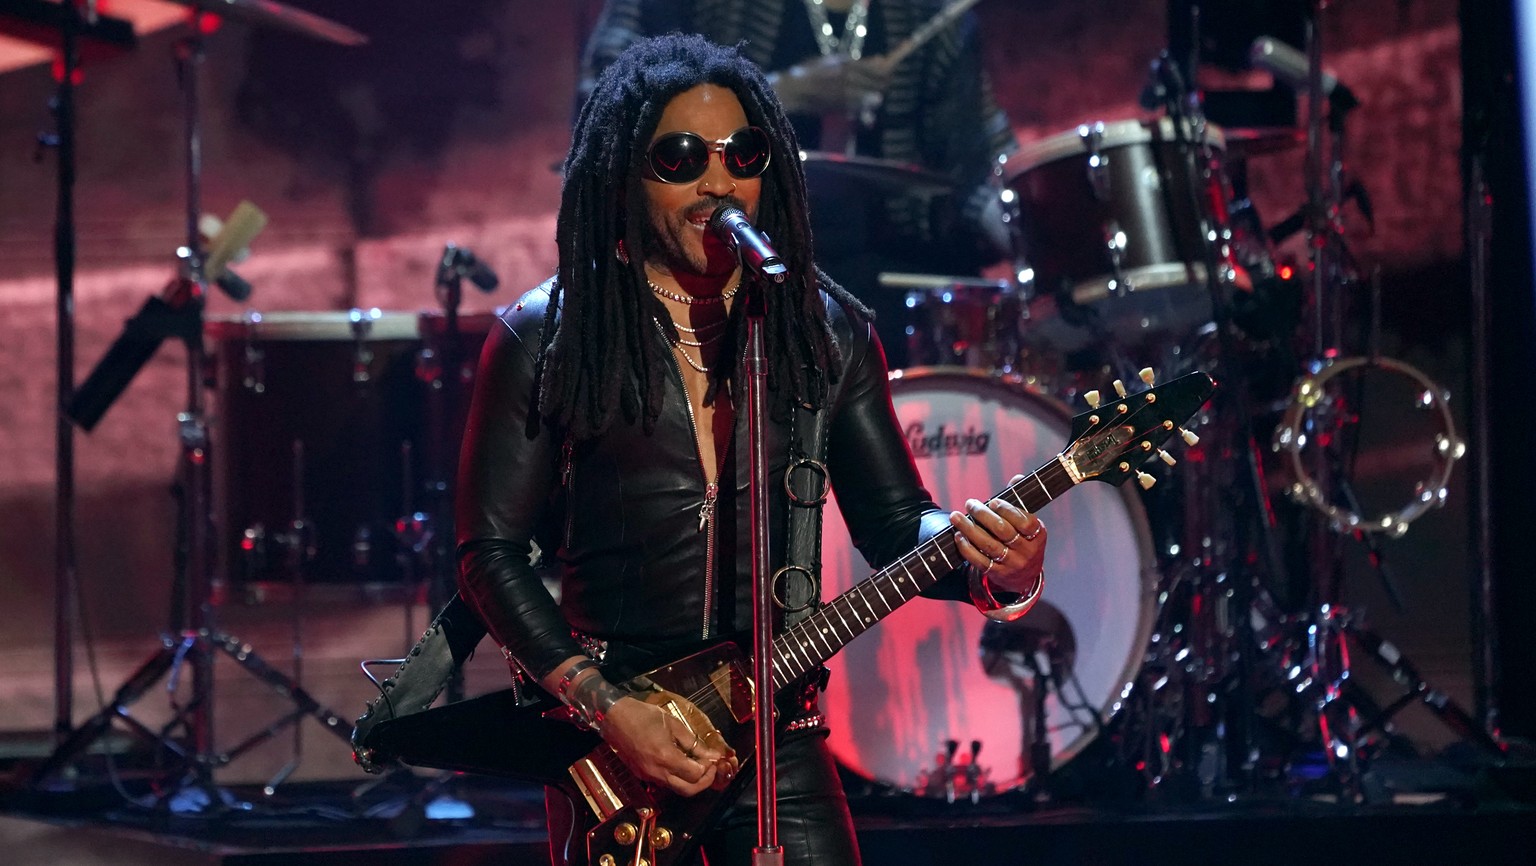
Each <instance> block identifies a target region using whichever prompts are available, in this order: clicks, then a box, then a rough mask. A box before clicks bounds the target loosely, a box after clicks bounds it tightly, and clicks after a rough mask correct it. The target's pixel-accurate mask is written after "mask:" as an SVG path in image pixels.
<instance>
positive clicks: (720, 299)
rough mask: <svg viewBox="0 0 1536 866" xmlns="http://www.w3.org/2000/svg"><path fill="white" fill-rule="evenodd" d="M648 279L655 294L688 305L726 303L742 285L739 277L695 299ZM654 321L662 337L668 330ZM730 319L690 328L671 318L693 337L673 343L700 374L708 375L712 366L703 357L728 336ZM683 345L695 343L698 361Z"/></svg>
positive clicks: (685, 360)
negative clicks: (727, 330)
mask: <svg viewBox="0 0 1536 866" xmlns="http://www.w3.org/2000/svg"><path fill="white" fill-rule="evenodd" d="M645 282H646V283H647V284H648V285H649V286H650V287H651V291H652V292H654V293H656V294H657V295H658V296H660V297H663V298H666V299H668V300H671V301H677V302H678V303H679V304H687V305H689V306H693V305H695V304H723V303H725V302H726V301H729V300H730V299H731V298H733V297H735V296H736V292H737V290H738V289H740V288H741V281H740V280H737V281H736V284H735V285H734V286H731V287H730V288H729V289H726V290H725V291H723V292H721V293H720V294H718V295H706V296H704V297H697V298H696V297H694V296H692V295H685V294H681V293H679V292H674V291H672V290H670V289H668V288H666V287H665V286H658V285H656V283H654V282H652V281H651V280H649V279H647V280H646V281H645ZM669 318H670V316H669ZM652 321H654V322H655V323H656V329H657V330H659V331H661V333H662V336H666V335H667V329H666V328H665V327H663V326H662V324H661V319H659V318H656V317H654V316H653V317H652ZM728 321H729V320H727V319H724V318H722V319H717V320H715V321H713V322H710V323H709V324H707V325H700V326H699V327H697V328H690V327H688V326H687V325H680V324H678V323H677V320H676V319H672V327H674V328H676V329H677V330H678V331H679V332H680V333H681V334H686V335H688V336H691V337H693V338H694V339H691V340H690V339H688V336H679V337H678V338H677V340H676V342H673V343H672V345H673V347H674V348H676V349H677V353H678V354H679V355H682V356H683V361H684V362H685V363H687V364H688V366H690V367H692V368H693V369H695V370H697V371H698V372H700V373H704V374H706V375H707V374H708V373H709V371H710V368H709V366H708V365H707V364H705V363H704V360H703V359H704V348H705V347H706V346H709V345H712V344H714V343H718V342H720V339H721V338H722V337H724V336H725V330H726V329H725V326H726V324H727V323H728ZM684 346H692V347H693V348H695V349H698V350H699V360H697V361H695V360H693V356H692V355H690V354H688V350H687V349H684V348H682V347H684Z"/></svg>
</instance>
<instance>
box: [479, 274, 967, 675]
mask: <svg viewBox="0 0 1536 866" xmlns="http://www.w3.org/2000/svg"><path fill="white" fill-rule="evenodd" d="M548 285H549V284H547V283H546V284H545V285H544V286H541V287H539V288H538V289H535V290H534V291H532V292H530V293H528V294H527V295H525V296H524V297H523V298H522V299H521V300H520V301H519V302H518V303H517V304H515V305H513V306H512V307H510V308H508V310H507V311H506V312H505V313H504V314H503V315H502V317H501V323H502V324H503V325H504V327H498V328H494V329H493V331H492V333H491V335H490V337H489V338H488V341H487V344H486V347H485V350H484V352H483V354H482V356H481V360H480V370H479V374H478V377H477V380H476V385H475V393H474V398H473V400H472V401H471V405H470V410H469V419H468V423H467V425H466V428H465V437H464V448H463V452H462V455H461V458H460V464H459V478H458V502H457V515H456V520H457V527H458V554H459V588H460V590H461V592H462V593H463V594H464V596H465V598H467V599H469V601H470V603H471V604H473V605H474V606H475V607H476V609H477V610H478V611H479V612H480V615H481V618H482V619H483V620H484V621H485V624H486V627H487V628H488V629H489V631H490V633H491V634H492V636H494V637H495V639H496V640H497V641H498V642H500V643H501V644H502V645H503V646H504V647H506V648H507V649H508V650H509V651H510V652H511V654H512V655H513V657H514V658H516V659H517V660H518V662H519V663H520V664H521V666H522V667H523V668H524V669H525V670H527V671H528V672H529V673H530V674H532V675H533V676H534V677H535V678H540V677H543V676H544V675H545V674H547V673H548V672H549V671H550V670H553V669H554V668H555V667H556V666H558V665H559V664H560V663H561V662H562V661H564V660H565V659H566V658H569V657H570V656H573V655H577V654H579V653H580V652H581V648H580V646H579V645H578V644H577V643H576V641H575V640H574V639H573V637H572V636H571V628H572V627H574V628H576V629H578V630H580V631H582V632H585V633H586V634H588V635H591V636H594V637H597V638H601V639H606V640H615V641H621V642H626V643H630V644H641V645H657V644H677V645H680V646H681V645H686V644H688V643H690V642H691V643H699V642H703V641H709V640H718V639H726V638H734V637H737V636H738V635H739V634H740V633H742V632H746V631H747V630H749V629H750V627H751V624H752V620H751V616H752V614H751V611H752V604H751V598H752V588H751V573H752V572H751V542H750V539H751V535H750V523H749V519H750V516H749V510H750V509H749V496H748V491H749V479H748V459H747V443H746V425H745V423H738V424H737V425H736V431H735V433H734V442H733V444H732V446H731V447H730V448H729V449H728V450H727V451H726V458H725V462H724V464H723V467H722V470H721V473H720V478H721V483H720V484H719V485H718V486H719V490H718V491H717V492H716V493H715V494H714V504H713V514H712V515H711V514H710V513H709V508H708V507H707V506H706V500H707V499H708V498H709V496H710V492H709V491H707V490H706V485H705V480H704V473H703V470H702V465H701V463H700V460H699V455H698V450H697V447H696V445H695V442H696V440H695V436H694V431H693V413H692V409H691V407H690V405H689V402H688V401H687V399H686V397H685V395H684V393H683V388H682V377H681V373H679V374H678V375H677V376H676V377H674V378H673V379H672V380H671V382H670V385H669V387H668V390H667V392H666V399H665V403H664V405H663V406H662V409H661V413H660V417H659V418H658V419H657V422H656V429H655V432H654V433H653V434H652V435H650V436H647V435H645V434H644V433H643V432H642V430H641V427H640V425H639V424H638V423H636V424H634V425H626V424H624V423H623V422H622V421H617V422H615V424H614V426H613V427H611V428H610V429H609V430H608V432H607V433H605V434H604V435H603V436H601V437H600V438H599V439H597V440H596V441H593V442H588V443H577V444H576V445H574V446H571V445H569V444H567V443H566V442H565V441H564V439H563V437H562V436H561V435H560V434H559V432H558V431H554V430H551V429H549V426H548V425H547V424H542V423H538V421H537V420H536V419H530V418H529V407H530V403H531V399H532V397H533V396H534V393H535V384H534V375H533V373H534V360H535V356H536V355H537V352H538V347H539V344H540V333H541V330H542V327H543V324H544V311H545V308H546V305H547V303H548V301H549V292H548ZM823 297H824V299H825V300H826V303H827V309H828V317H829V321H830V322H831V323H832V325H833V332H834V334H836V335H837V338H838V343H839V346H840V347H841V349H842V354H843V370H842V375H841V377H840V378H839V381H838V382H837V383H835V384H834V385H833V386H832V396H831V400H830V401H829V406H830V407H831V408H830V411H831V412H832V413H833V414H832V416H831V417H830V418H829V422H830V427H829V431H828V445H827V451H828V453H827V458H826V464H827V467H828V471H829V474H830V478H831V482H832V487H833V490H834V491H835V492H836V493H837V501H838V503H839V505H840V507H841V508H842V512H843V516H844V518H845V520H846V522H847V525H848V528H849V532H850V533H851V536H852V539H853V542H854V544H855V546H857V547H858V549H859V551H860V552H861V553H862V554H863V555H864V557H865V559H867V560H869V562H870V563H871V564H872V565H874V566H876V567H878V566H880V565H883V564H885V563H887V562H890V561H892V560H894V559H895V558H896V557H898V556H900V555H901V554H903V553H905V552H907V551H908V550H910V549H912V548H913V547H916V546H917V545H918V544H919V543H921V542H922V541H925V540H926V539H927V538H929V537H931V536H932V535H934V534H936V533H938V532H948V531H953V530H952V529H951V528H950V526H949V522H948V517H947V512H945V511H941V510H939V509H938V507H937V506H936V505H935V504H934V503H933V502H932V500H931V497H930V496H929V494H928V492H927V491H926V490H924V489H923V486H922V482H921V480H920V479H919V478H918V474H917V468H916V466H915V464H914V463H913V460H912V456H911V452H910V451H909V450H908V447H907V443H906V440H905V439H903V438H902V435H901V432H900V430H899V428H898V425H897V422H896V418H895V415H894V413H893V412H892V409H891V399H890V388H889V386H888V384H887V370H886V365H885V357H884V353H883V352H882V351H881V348H880V344H879V342H878V340H877V339H876V338H875V336H874V334H873V331H872V328H871V327H870V325H868V324H867V323H863V322H860V321H857V320H855V319H852V318H850V317H849V315H848V314H847V313H846V311H844V310H843V308H842V306H841V305H840V304H839V303H837V302H836V301H834V300H832V299H831V298H830V296H826V295H825V294H824V295H823ZM654 337H655V339H657V340H661V339H663V337H662V335H661V334H660V332H659V331H657V332H656V333H655V334H654ZM738 417H739V416H738ZM791 436H792V431H791V430H790V428H789V422H788V421H784V422H782V423H781V422H778V421H773V422H771V423H770V424H769V430H768V432H767V436H766V438H767V454H768V460H769V469H770V478H773V479H778V478H781V477H782V475H783V471H784V468H785V466H786V464H787V462H788V457H787V454H788V445H789V443H790V441H791ZM727 480H729V483H727ZM768 489H769V490H770V491H772V497H773V499H772V502H771V505H770V514H771V515H773V520H774V526H773V527H772V529H771V531H770V538H771V540H772V542H773V548H774V549H773V550H772V553H771V561H772V563H773V566H774V567H775V568H777V567H778V565H779V564H781V563H782V562H783V560H784V540H785V533H786V531H787V530H786V527H787V524H788V519H787V513H788V507H789V506H788V503H787V501H786V494H785V491H784V486H783V485H782V484H779V483H770V484H769V485H768ZM530 539H536V540H537V541H538V543H539V545H540V547H541V548H542V549H543V550H544V551H545V552H546V553H549V552H553V554H554V556H555V557H556V558H558V561H559V564H560V566H561V572H562V573H561V594H562V600H561V603H560V605H558V606H557V605H556V604H555V601H554V600H553V598H551V596H550V594H549V592H547V591H546V590H545V588H544V586H543V584H542V583H541V582H540V580H539V579H538V576H537V575H536V573H535V572H534V570H533V568H532V567H531V565H530V564H529V552H530V549H531V548H530V545H529V542H530ZM927 594H928V595H930V596H934V597H943V598H955V599H964V598H966V597H967V596H966V595H965V587H964V582H963V581H961V580H957V579H956V577H955V576H953V575H952V576H950V577H949V578H947V579H946V580H944V581H941V582H940V583H939V584H938V585H937V586H936V587H934V588H933V589H932V590H930V591H929V592H928V593H927Z"/></svg>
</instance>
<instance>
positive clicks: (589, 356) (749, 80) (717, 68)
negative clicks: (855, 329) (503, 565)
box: [538, 34, 870, 440]
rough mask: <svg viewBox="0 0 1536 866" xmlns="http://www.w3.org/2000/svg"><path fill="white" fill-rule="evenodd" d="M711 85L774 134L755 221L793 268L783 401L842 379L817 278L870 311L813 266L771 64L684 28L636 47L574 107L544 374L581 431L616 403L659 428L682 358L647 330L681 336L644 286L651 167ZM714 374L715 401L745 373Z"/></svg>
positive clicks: (779, 294)
mask: <svg viewBox="0 0 1536 866" xmlns="http://www.w3.org/2000/svg"><path fill="white" fill-rule="evenodd" d="M700 84H715V85H718V86H721V87H725V88H728V89H730V90H731V91H733V92H734V93H735V94H736V98H737V99H738V100H740V102H741V105H742V108H743V109H744V110H745V112H746V115H747V120H748V122H749V123H750V124H752V125H754V126H759V127H762V128H763V129H765V130H767V131H768V133H769V136H770V137H771V138H772V139H773V143H774V151H775V152H774V158H773V159H772V160H771V161H770V162H769V165H768V171H767V172H766V173H765V174H764V176H763V194H762V197H761V200H760V202H759V205H758V213H757V218H756V224H757V225H758V226H759V227H760V228H761V229H763V230H764V231H765V232H767V233H768V234H769V235H770V236H771V237H773V238H774V239H775V242H776V244H777V245H778V247H779V249H780V251H781V254H782V256H783V258H784V259H785V264H786V265H787V266H788V269H789V273H788V276H787V278H786V280H785V282H784V283H783V284H782V286H781V287H779V288H776V289H775V291H774V295H773V302H772V303H769V304H767V305H766V307H767V313H766V316H765V318H764V328H763V331H764V342H765V344H766V347H765V348H766V350H767V354H768V357H769V358H771V359H773V363H771V364H770V367H769V375H768V387H769V391H770V392H772V394H773V397H772V399H773V400H774V401H775V402H774V405H775V406H777V407H780V408H782V407H786V406H789V405H791V401H796V402H800V403H804V404H806V405H809V406H812V407H819V406H821V404H822V402H823V401H824V399H825V397H826V394H827V385H828V384H829V381H828V379H827V378H825V377H827V376H830V377H835V376H836V375H837V373H836V371H837V370H838V368H839V366H840V362H841V360H842V359H841V354H840V352H839V350H838V347H837V344H836V342H835V340H834V339H833V336H832V330H831V327H830V326H829V325H828V323H827V317H826V308H825V305H824V303H823V302H822V300H821V297H820V294H819V291H818V287H819V288H820V289H825V290H826V291H827V292H828V293H829V294H831V295H832V296H833V297H835V298H836V299H837V300H839V301H841V302H842V303H843V304H844V305H845V306H847V307H848V308H850V309H851V310H853V311H854V313H855V314H857V315H860V316H865V317H867V316H869V315H870V313H869V311H868V309H867V308H865V307H864V305H863V304H861V303H860V302H859V301H858V300H857V299H855V298H854V297H853V296H852V295H850V294H848V292H847V291H846V290H844V289H843V288H841V287H840V286H837V285H836V284H835V283H833V282H832V281H831V280H829V279H827V277H826V275H825V274H823V273H821V272H820V271H819V270H817V269H816V267H815V265H814V263H813V261H812V251H811V229H810V222H809V215H808V213H807V209H806V194H805V177H804V174H803V172H802V171H801V168H800V160H799V159H798V156H799V152H800V148H799V144H798V142H797V141H796V139H795V133H794V130H793V128H791V126H790V124H789V120H788V119H787V118H786V117H785V116H784V110H783V108H782V107H781V106H780V105H779V101H778V99H777V97H775V96H774V95H773V92H772V90H770V89H769V87H768V83H767V81H766V80H765V79H764V77H763V74H762V72H761V71H760V70H759V69H758V68H757V67H756V66H754V65H753V64H752V63H751V62H750V61H748V60H747V59H746V58H744V57H743V56H742V55H741V51H740V48H739V47H738V48H723V47H721V46H719V45H716V44H714V43H712V42H709V41H708V40H706V39H704V38H703V37H701V36H692V35H689V36H683V35H676V34H674V35H669V36H662V37H658V38H655V39H649V40H644V41H641V42H638V43H636V44H635V45H632V46H631V47H630V48H629V49H628V50H626V51H625V52H624V53H623V54H621V55H619V57H618V59H617V60H615V61H614V63H613V64H612V65H611V66H609V67H608V68H607V69H606V70H605V71H604V72H603V74H602V75H601V76H600V77H599V78H598V80H597V84H596V86H595V87H594V89H593V91H592V95H591V96H590V97H589V98H588V99H587V101H586V104H585V105H583V106H582V108H581V112H580V114H579V115H578V116H577V120H576V128H575V131H574V133H573V136H572V139H573V140H572V144H571V150H570V153H569V154H568V155H567V157H566V161H565V185H564V188H563V190H562V192H561V197H560V215H559V221H558V223H557V226H556V238H557V241H558V245H559V250H560V264H559V271H558V272H557V274H556V279H555V283H554V287H553V290H552V296H551V298H550V302H549V306H548V310H547V312H546V319H545V323H544V337H543V344H542V345H541V346H540V351H539V361H538V364H539V371H538V376H539V382H540V385H539V406H540V412H541V413H542V414H543V415H544V417H545V418H546V420H548V421H550V422H552V423H554V424H557V425H559V426H561V427H564V428H565V429H566V430H567V431H568V433H569V435H570V436H571V437H573V438H574V439H577V440H581V439H588V438H591V437H594V436H597V435H598V434H601V433H602V432H603V431H604V430H606V429H607V428H608V426H609V425H610V424H611V423H612V422H613V420H614V417H615V412H619V413H621V414H622V417H623V419H624V420H625V421H626V422H627V423H634V421H635V420H636V419H637V418H638V419H639V420H640V421H641V423H642V424H643V427H644V430H645V431H646V432H650V431H651V430H652V429H654V427H655V422H656V418H657V416H658V415H659V413H660V411H661V402H662V399H663V398H662V395H663V393H664V388H665V382H666V381H667V380H666V377H667V376H668V375H669V370H668V365H670V364H671V363H673V362H672V361H671V359H670V358H668V354H669V353H668V352H667V351H666V348H665V344H664V343H663V342H662V341H660V340H657V339H655V338H654V334H652V333H649V331H648V329H649V328H650V327H652V325H651V320H652V318H653V317H654V318H656V319H657V320H658V321H661V322H663V323H664V324H663V327H664V328H667V329H669V331H668V336H669V337H674V338H675V337H676V333H675V332H674V331H671V330H670V328H671V327H672V326H671V318H670V317H669V316H668V315H667V314H666V312H665V307H663V306H662V304H661V302H660V301H659V300H657V299H656V298H655V297H654V296H653V295H652V294H651V292H650V291H649V290H648V289H647V287H646V280H645V271H644V267H645V262H644V255H643V252H642V251H643V250H644V249H645V241H644V240H643V238H644V232H645V222H646V213H645V208H644V207H643V205H641V204H640V203H641V202H643V201H645V196H644V189H643V187H642V184H643V183H644V180H643V172H642V166H643V163H644V159H645V151H646V147H647V145H648V143H649V141H650V137H651V134H652V133H653V132H654V130H655V129H656V124H657V123H658V122H659V120H660V118H661V113H662V111H663V109H665V108H666V106H667V103H669V102H671V101H672V99H673V97H675V96H677V95H678V94H680V93H683V92H684V91H686V90H689V89H691V88H693V87H695V86H698V85H700ZM616 178H622V179H623V185H622V187H619V188H615V185H614V179H616ZM626 202H628V203H631V204H632V206H630V207H626V206H625V203H626ZM621 244H622V245H621ZM622 251H629V252H630V253H632V255H624V254H623V252H622ZM744 307H745V305H744V304H738V305H737V306H736V309H735V310H734V311H733V316H732V317H733V319H735V320H736V322H737V325H738V326H735V327H733V328H732V333H733V334H734V342H735V353H734V354H733V355H730V356H727V357H734V358H740V357H742V353H743V350H744V348H745V341H746V329H745V328H744V327H740V326H739V322H740V318H741V316H740V311H741V310H742V309H743V308H744ZM717 370H718V371H719V372H717V373H713V374H711V377H712V378H711V384H710V394H709V395H707V397H706V399H710V398H712V397H713V395H714V394H715V393H716V392H717V391H718V389H719V388H720V387H721V385H722V384H723V381H724V380H728V379H730V378H732V377H734V376H735V375H736V372H737V371H736V370H734V365H732V364H721V365H719V367H718V368H717ZM822 371H826V372H825V374H823V372H822ZM831 381H836V380H835V378H833V379H831Z"/></svg>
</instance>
